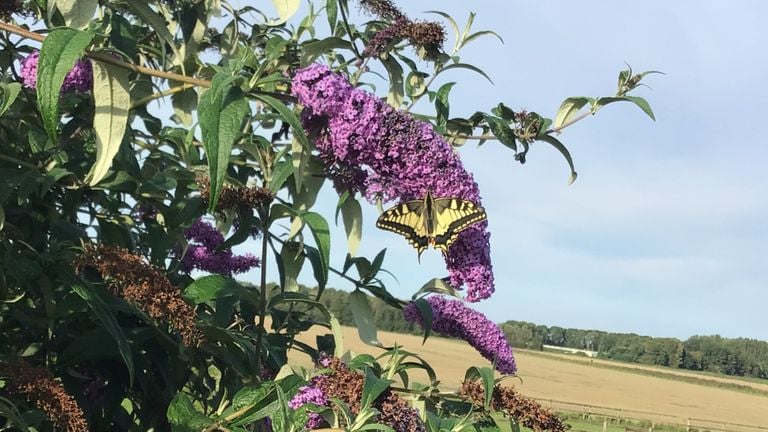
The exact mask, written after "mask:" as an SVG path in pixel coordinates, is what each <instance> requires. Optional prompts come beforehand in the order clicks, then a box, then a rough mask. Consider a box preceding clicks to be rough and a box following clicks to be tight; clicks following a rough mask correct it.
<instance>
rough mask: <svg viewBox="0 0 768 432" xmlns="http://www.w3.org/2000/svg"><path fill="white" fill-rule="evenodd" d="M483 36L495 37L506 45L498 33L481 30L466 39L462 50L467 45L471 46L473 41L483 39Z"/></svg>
mask: <svg viewBox="0 0 768 432" xmlns="http://www.w3.org/2000/svg"><path fill="white" fill-rule="evenodd" d="M483 36H495V37H496V39H498V40H499V41H500V42H501V43H504V39H503V38H502V37H501V36H499V34H498V33H496V32H495V31H491V30H481V31H478V32H475V33H472V34H471V35H469V36H467V37H465V38H464V40H463V41H462V42H461V48H464V47H465V46H467V44H469V43H470V42H472V41H473V40H475V39H478V38H481V37H483Z"/></svg>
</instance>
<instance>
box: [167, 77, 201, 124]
mask: <svg viewBox="0 0 768 432" xmlns="http://www.w3.org/2000/svg"><path fill="white" fill-rule="evenodd" d="M174 84H176V85H179V84H178V83H174ZM197 100H198V97H197V92H195V89H187V90H184V91H183V92H180V93H174V94H173V95H172V96H171V104H172V105H173V113H174V115H175V116H176V119H177V120H178V122H179V123H181V124H182V125H184V126H185V127H191V126H192V118H193V117H192V113H193V112H194V111H195V110H196V109H197Z"/></svg>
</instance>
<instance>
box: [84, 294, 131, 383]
mask: <svg viewBox="0 0 768 432" xmlns="http://www.w3.org/2000/svg"><path fill="white" fill-rule="evenodd" d="M72 290H73V291H74V292H75V293H76V294H77V295H79V296H80V298H82V299H83V300H85V303H86V304H88V307H90V308H91V310H92V311H93V313H94V314H95V315H96V317H97V318H98V319H99V321H101V324H102V325H103V326H104V328H106V329H107V331H108V332H109V334H110V335H112V337H113V338H114V339H115V342H117V349H118V351H120V356H121V357H122V358H123V361H124V362H125V366H126V367H127V368H128V377H129V381H130V382H131V383H133V376H134V375H133V355H132V354H131V345H130V343H129V342H128V338H126V337H125V333H123V329H122V328H120V325H119V324H118V323H117V319H116V318H115V316H114V315H113V314H112V311H111V310H109V307H108V306H107V304H106V303H104V300H102V299H101V297H99V296H98V295H96V294H95V293H94V292H92V291H91V290H89V289H87V288H85V287H83V286H81V285H75V286H73V287H72Z"/></svg>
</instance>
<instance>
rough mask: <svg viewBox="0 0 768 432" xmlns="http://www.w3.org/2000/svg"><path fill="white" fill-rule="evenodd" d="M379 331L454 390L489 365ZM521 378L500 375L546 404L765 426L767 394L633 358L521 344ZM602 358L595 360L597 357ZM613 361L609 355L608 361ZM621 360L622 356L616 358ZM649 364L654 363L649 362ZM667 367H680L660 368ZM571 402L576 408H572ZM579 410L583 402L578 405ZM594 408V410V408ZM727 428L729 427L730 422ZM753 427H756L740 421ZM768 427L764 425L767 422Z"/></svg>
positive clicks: (348, 337) (348, 338)
mask: <svg viewBox="0 0 768 432" xmlns="http://www.w3.org/2000/svg"><path fill="white" fill-rule="evenodd" d="M313 330H314V331H309V332H307V333H306V334H304V335H303V337H302V338H301V339H302V341H304V342H307V343H310V344H314V341H315V336H316V335H317V334H324V333H327V330H326V329H322V328H319V327H315V328H313ZM379 339H380V340H381V342H382V343H384V344H385V345H388V346H391V345H393V344H395V343H397V344H399V345H401V346H403V347H404V348H405V349H406V350H408V351H411V352H416V353H419V354H420V355H421V356H422V357H423V358H424V359H425V360H426V361H428V362H429V364H430V365H432V366H433V367H434V368H435V369H436V371H437V375H438V378H441V379H443V388H444V389H445V390H452V389H456V388H458V386H459V385H460V383H461V380H462V379H463V378H464V372H465V371H466V369H467V368H468V367H469V366H473V365H488V364H489V363H488V361H486V360H485V359H483V358H482V357H481V356H480V355H479V354H477V353H476V352H475V351H474V350H473V349H472V348H471V347H469V346H467V345H466V344H464V343H463V342H460V341H456V340H449V339H444V338H437V337H431V338H429V340H428V341H427V343H426V345H423V346H422V345H421V339H422V338H421V337H420V336H414V335H404V334H395V333H386V332H380V333H379ZM344 346H345V349H351V350H352V351H354V352H356V353H370V354H374V355H376V354H379V353H381V350H380V349H378V348H375V347H370V346H367V345H364V344H363V343H362V342H360V341H359V339H358V337H357V332H356V329H354V328H344ZM515 357H516V359H517V364H518V372H519V376H520V379H519V380H518V379H510V380H507V381H506V383H507V384H508V385H514V386H515V387H517V388H518V390H519V391H520V392H521V393H523V394H524V395H526V396H529V397H533V398H537V399H541V400H544V401H543V404H544V405H545V406H548V405H550V402H549V400H553V401H554V402H552V403H551V405H552V407H553V408H555V409H562V408H563V407H564V406H565V405H567V404H561V403H559V402H557V401H562V402H566V403H576V404H584V405H594V406H603V407H612V408H615V409H616V410H617V411H618V410H634V411H641V412H643V413H633V414H632V415H633V416H634V417H636V418H646V419H648V420H654V421H657V422H674V423H685V420H686V419H687V418H689V417H692V418H699V419H713V420H717V421H721V422H728V423H739V424H746V425H758V426H768V397H766V396H764V395H757V394H748V393H745V392H740V391H734V390H729V389H726V388H718V387H712V386H709V385H701V384H695V383H692V382H682V381H679V380H675V379H665V378H663V377H660V376H651V375H648V374H644V373H637V372H634V371H633V370H632V369H633V368H634V367H635V366H637V369H638V370H639V371H640V372H642V369H644V368H649V367H646V366H639V365H626V366H630V367H627V368H622V369H620V370H619V369H611V368H604V367H593V366H591V365H590V364H588V363H589V359H586V362H587V364H585V363H584V361H583V359H581V358H578V357H573V356H566V355H558V354H549V353H546V354H542V353H539V352H529V351H525V350H517V351H516V356H515ZM290 361H291V363H292V364H295V365H303V366H309V365H310V361H309V358H307V357H306V356H304V355H302V354H300V353H297V354H295V355H293V356H291V358H290ZM595 361H596V362H602V361H601V360H595ZM607 363H609V364H611V365H616V364H617V363H614V362H607ZM620 365H621V366H625V364H623V363H621V364H620ZM650 369H652V370H654V371H658V370H659V368H653V367H650ZM663 371H664V372H665V373H666V372H669V373H670V375H671V374H673V373H678V372H679V371H675V370H671V369H666V370H663ZM682 373H684V374H685V375H693V376H700V377H701V378H702V379H704V380H712V379H717V380H718V381H720V380H723V381H734V382H736V383H738V384H740V385H754V386H756V388H759V389H763V387H765V386H766V384H761V383H750V382H748V381H744V380H739V379H733V378H728V377H713V376H711V375H703V374H695V373H687V372H682ZM412 379H414V380H416V381H419V380H420V381H426V380H427V379H426V375H422V376H421V377H419V376H418V375H414V376H412ZM570 410H574V409H573V408H570ZM578 410H580V411H581V410H586V408H583V407H580V406H579V407H578ZM596 411H597V410H592V412H596ZM729 430H731V429H729ZM742 430H757V429H742ZM766 431H768V429H766Z"/></svg>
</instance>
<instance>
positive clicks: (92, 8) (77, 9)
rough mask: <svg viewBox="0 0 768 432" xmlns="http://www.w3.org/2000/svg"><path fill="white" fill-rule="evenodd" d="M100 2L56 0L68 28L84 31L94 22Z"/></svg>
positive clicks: (94, 0)
mask: <svg viewBox="0 0 768 432" xmlns="http://www.w3.org/2000/svg"><path fill="white" fill-rule="evenodd" d="M98 6H99V0H56V8H57V9H58V10H59V12H61V16H62V17H64V23H65V24H66V25H67V27H72V28H76V29H83V28H86V27H88V24H89V23H90V22H91V21H92V20H93V16H94V15H95V14H96V8H97V7H98Z"/></svg>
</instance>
